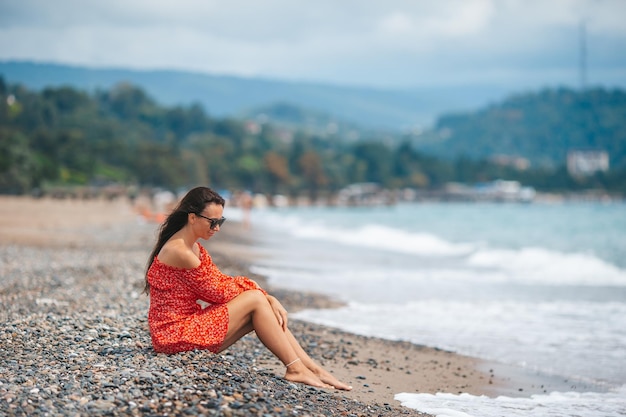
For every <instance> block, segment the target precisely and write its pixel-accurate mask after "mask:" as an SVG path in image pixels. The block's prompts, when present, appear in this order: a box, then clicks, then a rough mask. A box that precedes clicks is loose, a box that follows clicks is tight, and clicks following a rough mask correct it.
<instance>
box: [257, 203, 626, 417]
mask: <svg viewBox="0 0 626 417" xmlns="http://www.w3.org/2000/svg"><path fill="white" fill-rule="evenodd" d="M252 223H253V225H254V227H255V228H256V230H258V231H260V233H259V234H260V236H261V239H262V245H261V246H262V247H267V248H269V250H268V252H267V254H268V256H264V257H261V258H259V259H257V260H256V261H255V266H254V268H255V270H256V271H257V272H259V273H262V274H264V275H266V276H268V278H269V279H270V280H271V282H272V283H273V284H274V285H279V286H283V287H288V288H293V289H298V290H307V291H317V292H321V293H325V294H329V295H331V296H335V297H337V298H340V299H341V300H343V301H345V302H346V303H347V305H346V306H345V307H343V308H341V309H339V310H306V311H302V312H299V313H297V314H295V316H296V317H298V318H301V319H305V320H308V321H312V322H316V323H320V324H325V325H330V326H334V327H338V328H341V329H344V330H346V331H351V332H354V333H358V334H362V335H368V336H377V337H383V338H388V339H393V340H407V341H411V342H414V343H417V344H423V345H428V346H434V347H439V348H442V349H447V350H452V351H455V352H458V353H462V354H467V355H471V356H475V357H479V358H483V359H487V360H490V361H495V362H500V363H503V364H507V365H514V366H519V367H524V368H526V369H528V370H532V371H537V372H541V373H542V374H546V375H554V376H558V377H561V378H563V379H572V380H574V381H581V382H583V383H584V384H588V386H590V387H595V388H594V389H590V390H589V392H580V390H572V391H571V392H569V390H568V391H563V392H551V393H550V392H548V393H545V395H533V396H528V397H517V398H509V397H502V396H501V397H498V398H489V397H481V396H471V395H468V394H462V395H455V394H452V393H448V394H444V393H440V394H436V395H431V394H423V393H415V392H405V393H397V396H396V399H397V400H399V401H400V402H401V403H402V404H403V405H405V406H406V407H411V408H415V409H417V410H420V411H424V412H429V413H432V414H435V415H440V416H474V417H482V416H504V415H506V416H603V417H606V416H625V415H626V204H624V203H558V204H542V203H535V204H496V203H494V204H487V203H484V204H483V203H481V204H476V203H473V204H460V203H454V204H450V203H420V204H401V205H395V206H391V207H369V208H366V207H359V208H336V207H335V208H329V207H326V208H320V207H309V208H283V209H266V210H254V211H253V213H252ZM596 388H597V389H596Z"/></svg>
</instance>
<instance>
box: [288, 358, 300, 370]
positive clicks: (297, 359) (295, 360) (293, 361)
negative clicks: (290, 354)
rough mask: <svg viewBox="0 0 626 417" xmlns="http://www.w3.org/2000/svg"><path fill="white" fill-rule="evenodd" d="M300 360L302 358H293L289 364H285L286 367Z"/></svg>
mask: <svg viewBox="0 0 626 417" xmlns="http://www.w3.org/2000/svg"><path fill="white" fill-rule="evenodd" d="M299 360H300V358H296V359H294V360H292V361H291V362H289V363H288V364H287V365H285V368H289V367H290V366H291V365H293V364H294V363H296V362H298V361H299Z"/></svg>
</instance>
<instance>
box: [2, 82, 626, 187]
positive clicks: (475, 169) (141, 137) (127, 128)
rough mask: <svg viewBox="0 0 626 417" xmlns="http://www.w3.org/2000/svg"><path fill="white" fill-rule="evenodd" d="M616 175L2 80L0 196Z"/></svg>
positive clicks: (603, 183)
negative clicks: (449, 155)
mask: <svg viewBox="0 0 626 417" xmlns="http://www.w3.org/2000/svg"><path fill="white" fill-rule="evenodd" d="M606 111H607V112H609V113H610V111H609V110H606ZM622 133H623V130H622ZM476 146H480V145H479V144H478V143H477V144H476ZM624 177H625V176H624V171H623V170H622V171H619V170H614V171H611V172H609V173H604V174H598V175H596V176H594V177H590V178H583V179H580V178H579V179H573V178H570V177H569V176H568V175H567V173H566V172H565V171H564V169H563V167H562V166H560V167H558V168H556V169H553V170H548V169H541V170H535V169H530V170H519V169H517V168H514V167H510V166H506V165H501V164H498V163H492V162H488V161H486V160H472V159H468V158H457V159H453V160H440V159H436V158H434V157H432V156H427V155H426V154H424V153H421V152H418V151H417V150H416V149H415V147H414V146H413V145H412V144H411V138H410V137H405V136H401V135H397V136H396V137H392V138H390V137H389V136H388V135H385V136H381V137H369V138H365V139H361V140H356V141H355V140H353V139H350V138H346V137H343V136H342V134H341V132H326V133H323V134H322V133H311V132H308V131H304V130H288V129H285V128H280V127H277V126H274V125H272V124H269V123H258V122H256V121H245V120H235V119H226V118H214V117H210V116H209V115H207V113H206V112H205V110H204V109H203V107H201V106H200V105H189V106H175V107H165V106H162V105H160V104H158V103H157V102H155V100H153V99H152V98H151V97H150V96H149V95H147V94H146V93H145V92H144V91H143V90H141V89H139V88H136V87H135V86H132V85H127V84H121V85H118V86H116V87H114V88H112V89H110V90H106V91H98V92H96V93H86V92H84V91H80V90H76V89H73V88H70V87H60V88H46V89H43V90H42V91H31V90H28V89H27V88H25V87H23V86H20V85H14V84H9V83H7V82H6V81H5V80H3V79H2V78H1V77H0V192H1V193H18V194H19V193H27V192H32V191H33V190H40V191H44V192H45V191H46V190H47V189H50V188H54V187H61V186H72V185H73V186H76V185H78V186H91V185H102V184H123V185H130V184H133V185H136V186H153V187H164V188H168V189H171V190H176V189H178V188H181V187H189V186H192V185H197V184H209V185H211V186H213V187H216V188H220V189H231V190H237V189H248V190H251V191H254V192H263V193H268V194H274V193H282V194H289V195H302V194H307V195H309V196H310V197H312V198H316V197H317V196H319V195H324V194H326V195H327V194H329V193H333V192H336V191H337V190H339V189H341V188H342V187H345V186H346V185H349V184H352V183H358V182H375V183H378V184H379V185H381V186H383V187H385V188H389V189H399V188H404V187H413V188H419V189H436V188H439V187H442V186H443V185H445V184H446V183H448V182H451V181H456V182H465V183H470V184H471V183H475V182H481V181H490V180H495V179H509V180H519V181H521V182H522V183H524V184H525V185H530V186H535V187H536V188H538V189H539V190H555V191H564V190H579V189H584V188H589V187H593V188H603V189H606V190H609V191H615V192H623V191H624V190H625V189H626V184H625V183H626V179H625V178H624Z"/></svg>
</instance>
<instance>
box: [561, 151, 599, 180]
mask: <svg viewBox="0 0 626 417" xmlns="http://www.w3.org/2000/svg"><path fill="white" fill-rule="evenodd" d="M608 170H609V154H608V152H606V151H601V150H573V151H569V152H568V153H567V172H569V174H570V175H571V176H573V177H585V176H588V175H593V174H595V173H596V172H598V171H601V172H605V171H608Z"/></svg>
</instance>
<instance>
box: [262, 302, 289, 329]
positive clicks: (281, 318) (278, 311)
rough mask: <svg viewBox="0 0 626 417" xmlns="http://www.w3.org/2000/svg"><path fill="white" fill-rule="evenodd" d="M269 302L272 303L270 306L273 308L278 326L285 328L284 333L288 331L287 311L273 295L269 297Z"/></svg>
mask: <svg viewBox="0 0 626 417" xmlns="http://www.w3.org/2000/svg"><path fill="white" fill-rule="evenodd" d="M267 301H268V302H269V303H270V306H272V310H273V311H274V315H275V316H276V320H277V321H278V324H279V325H280V327H282V328H283V331H287V310H285V307H283V305H282V304H281V303H280V301H278V299H277V298H276V297H274V296H273V295H268V296H267Z"/></svg>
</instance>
